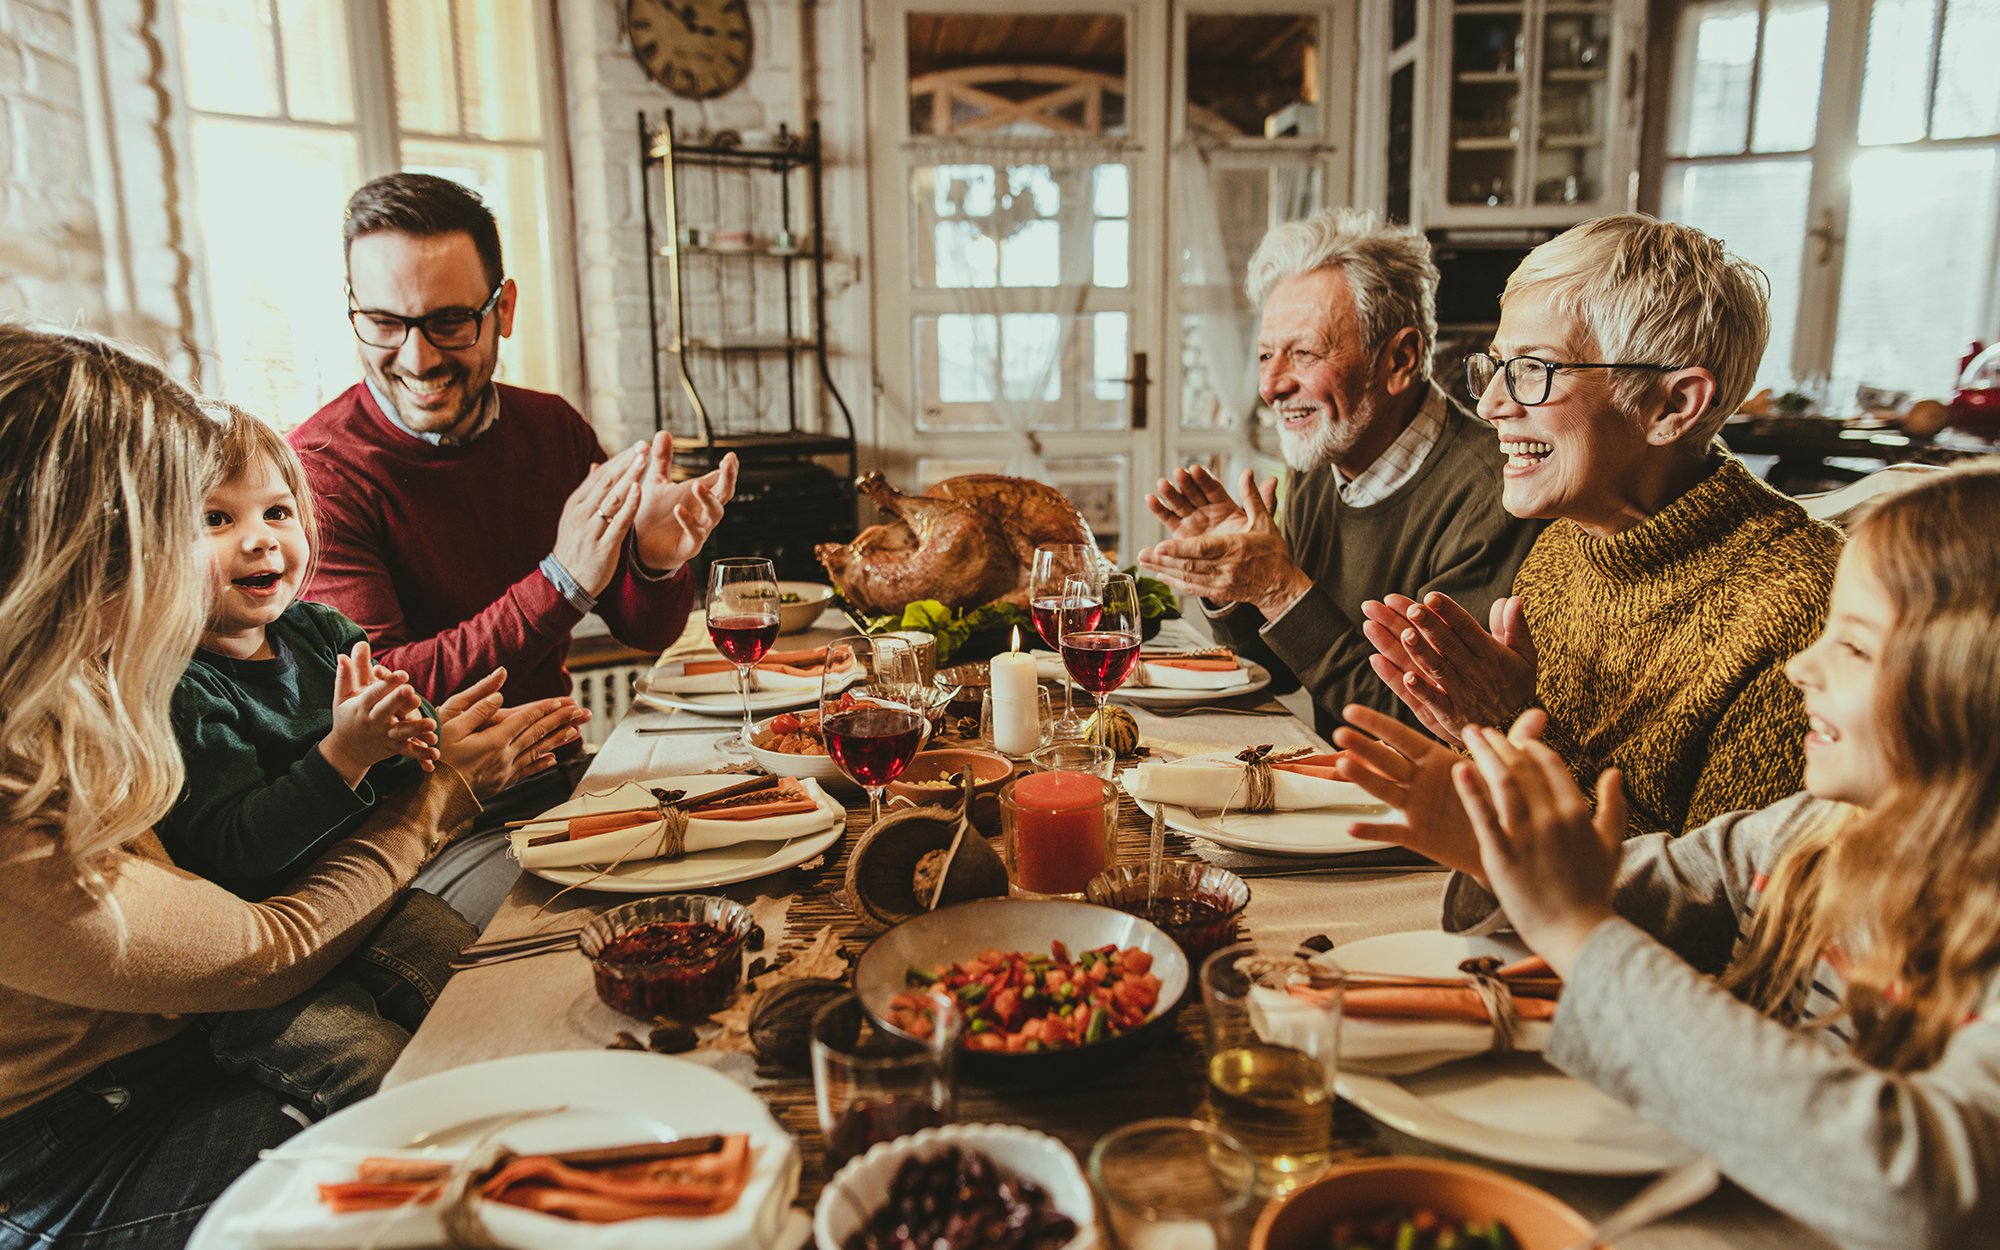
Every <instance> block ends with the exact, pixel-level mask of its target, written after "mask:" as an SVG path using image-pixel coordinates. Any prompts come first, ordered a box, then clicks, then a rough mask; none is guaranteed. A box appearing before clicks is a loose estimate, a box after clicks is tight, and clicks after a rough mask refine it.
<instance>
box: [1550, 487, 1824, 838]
mask: <svg viewBox="0 0 2000 1250" xmlns="http://www.w3.org/2000/svg"><path fill="white" fill-rule="evenodd" d="M1709 463H1710V466H1711V468H1710V472H1709V474H1708V476H1707V477H1705V478H1704V479H1702V481H1701V482H1700V483H1699V484H1697V485H1696V486H1695V487H1694V488H1693V489H1691V490H1689V491H1688V492H1687V493H1686V494H1684V495H1682V496H1681V497H1680V498H1679V499H1676V500H1675V501H1674V502H1673V503H1671V504H1669V505H1668V506H1667V507H1666V508H1665V509H1664V510H1663V511H1661V512H1660V513H1659V514H1658V515H1657V516H1654V517H1652V518H1650V519H1649V520H1646V521H1644V522H1642V523H1640V524H1638V525H1635V526H1633V527H1632V528H1631V529H1629V530H1626V531H1625V532H1623V533H1621V534H1616V535H1613V536H1612V537H1610V538H1593V537H1591V536H1590V535H1588V534H1586V533H1584V531H1583V530H1582V528H1581V527H1579V526H1578V525H1576V524H1575V523H1574V522H1572V521H1557V522H1556V523H1555V524H1553V525H1551V526H1549V528H1548V529H1546V530H1544V531H1543V532H1542V536H1541V538H1540V539H1538V540H1537V541H1536V543H1535V546H1534V550H1532V551H1531V552H1529V553H1528V558H1527V560H1526V562H1525V563H1523V564H1522V565H1521V571H1520V573H1519V574H1518V575H1517V576H1516V577H1515V579H1514V593H1515V594H1517V595H1520V596H1522V597H1523V598H1524V599H1525V600H1526V603H1525V605H1524V606H1525V609H1526V614H1527V620H1528V628H1529V630H1530V632H1531V633H1532V634H1533V636H1534V641H1535V647H1536V650H1537V652H1538V653H1539V656H1540V664H1539V668H1538V670H1537V673H1536V677H1535V689H1536V695H1537V697H1538V699H1539V701H1540V703H1541V705H1542V706H1543V707H1544V708H1546V709H1547V710H1548V713H1549V729H1548V734H1547V741H1548V743H1549V745H1550V746H1551V747H1553V748H1554V749H1555V750H1556V751H1557V752H1558V753H1560V754H1561V755H1562V757H1563V759H1564V760H1565V761H1567V762H1568V764H1569V766H1570V768H1571V770H1572V771H1573V772H1575V774H1576V776H1577V780H1578V782H1579V784H1581V785H1583V787H1584V789H1585V791H1586V792H1589V790H1590V787H1591V786H1592V785H1594V784H1595V782H1596V779H1597V774H1598V773H1599V772H1600V771H1602V770H1603V769H1605V768H1610V767H1613V766H1616V767H1618V768H1620V769H1623V770H1624V773H1625V792H1626V798H1627V800H1628V801H1629V803H1630V805H1631V827H1632V829H1633V830H1634V832H1649V831H1656V830H1664V831H1666V832H1668V833H1671V834H1675V835H1679V834H1680V833H1682V832H1683V831H1685V830H1688V829H1692V828H1695V827H1697V826H1700V825H1702V824H1705V823H1706V822H1708V821H1710V820H1712V819H1714V818H1715V817H1716V816H1718V815H1721V814H1722V813H1724V812H1730V811H1737V810H1742V809H1747V808H1758V807H1766V806H1769V805H1770V804H1772V803H1775V802H1777V801H1778V800H1779V799H1781V798H1783V797H1784V796H1786V795H1788V794H1791V793H1793V792H1794V791H1796V790H1797V789H1798V788H1799V786H1800V784H1801V780H1802V776H1803V773H1804V770H1805V757H1804V754H1803V750H1802V745H1801V742H1802V739H1803V737H1804V735H1805V731H1806V715H1805V707H1804V705H1803V703H1801V702H1800V699H1799V695H1798V692H1797V691H1796V690H1794V689H1793V688H1792V686H1791V684H1790V683H1789V682H1788V681H1787V680H1786V679H1785V671H1784V667H1785V662H1786V661H1787V660H1789V659H1791V657H1792V656H1793V655H1794V654H1795V653H1796V652H1798V651H1799V650H1801V649H1803V648H1804V647H1805V646H1807V645H1808V644H1809V643H1811V642H1812V640H1813V639H1814V638H1815V637H1816V636H1817V635H1818V633H1819V631H1820V626H1821V624H1822V623H1823V622H1824V621H1825V619H1826V602H1827V595H1828V593H1829V591H1830V589H1831V587H1832V585H1833V569H1834V564H1835V563H1836V561H1838V559H1839V557H1840V544H1841V538H1840V532H1839V531H1838V530H1836V529H1835V528H1834V527H1832V526H1831V525H1827V524H1825V523H1823V522H1819V521H1815V520H1813V519H1812V518H1811V517H1809V516H1807V515H1806V513H1805V510H1804V509H1803V508H1801V507H1799V505H1798V504H1797V503H1795V502H1793V501H1792V500H1791V499H1788V498H1786V497H1785V496H1784V495H1781V494H1779V493H1778V492H1777V491H1775V490H1773V489H1771V488H1770V487H1769V486H1767V485H1765V484H1764V483H1763V482H1761V481H1759V480H1757V478H1756V477H1754V476H1752V475H1751V473H1750V471H1749V470H1747V469H1745V468H1744V467H1743V462H1742V461H1740V460H1738V459H1736V458H1735V457H1734V456H1732V455H1730V454H1728V453H1727V452H1724V451H1719V450H1718V451H1716V452H1713V453H1711V455H1710V460H1709Z"/></svg>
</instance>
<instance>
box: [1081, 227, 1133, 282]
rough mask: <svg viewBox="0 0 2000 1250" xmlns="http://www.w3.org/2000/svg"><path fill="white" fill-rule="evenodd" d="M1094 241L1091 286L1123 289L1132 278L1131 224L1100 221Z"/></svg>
mask: <svg viewBox="0 0 2000 1250" xmlns="http://www.w3.org/2000/svg"><path fill="white" fill-rule="evenodd" d="M1094 239H1095V242H1094V243H1093V245H1092V247H1091V284H1092V285H1094V286H1101V287H1123V286H1124V285H1125V284H1126V282H1127V281H1128V280H1129V279H1130V276H1131V274H1130V271H1131V268H1132V266H1131V258H1130V253H1131V247H1132V227H1131V223H1129V222H1123V221H1100V222H1098V223H1097V227H1096V230H1095V233H1094Z"/></svg>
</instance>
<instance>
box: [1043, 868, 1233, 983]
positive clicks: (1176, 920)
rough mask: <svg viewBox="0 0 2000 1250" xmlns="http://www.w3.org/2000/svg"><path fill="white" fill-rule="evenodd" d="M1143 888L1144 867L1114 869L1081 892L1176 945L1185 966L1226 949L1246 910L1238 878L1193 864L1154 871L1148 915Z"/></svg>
mask: <svg viewBox="0 0 2000 1250" xmlns="http://www.w3.org/2000/svg"><path fill="white" fill-rule="evenodd" d="M1149 884H1150V883H1149V882H1148V881H1147V872H1146V865H1144V864H1120V865H1118V866H1117V867H1115V868H1108V869H1106V870H1105V871H1103V872H1100V873H1098V874H1097V875H1096V876H1094V877H1092V878H1091V879H1090V882H1089V883H1088V884H1087V885H1085V886H1084V887H1083V897H1084V898H1085V899H1086V900H1088V901H1090V902H1093V903H1101V904H1102V905H1104V906H1106V907H1116V908H1117V909H1118V910H1119V911H1126V912H1131V913H1132V914H1133V915H1135V916H1144V917H1145V918H1146V919H1148V920H1150V921H1152V922H1153V923H1154V924H1156V925H1159V926H1160V927H1161V928H1162V929H1165V930H1166V931H1167V933H1168V934H1169V935H1170V936H1172V938H1173V939H1174V941H1176V942H1179V943H1180V945H1181V949H1182V950H1183V951H1185V952H1187V957H1188V962H1189V963H1191V964H1198V963H1200V962H1201V961H1202V959H1203V958H1205V957H1206V956H1207V955H1208V954H1209V953H1210V952H1212V951H1215V950H1219V949H1221V948H1222V947H1224V946H1227V945H1228V944H1229V943H1230V941H1231V940H1232V939H1233V938H1234V936H1235V934H1236V922H1237V920H1238V919H1239V918H1240V917H1241V916H1242V915H1243V909H1244V908H1245V907H1248V906H1249V905H1250V887H1249V885H1247V884H1246V883H1245V882H1244V880H1243V878H1241V877H1239V876H1237V875H1236V874H1235V873H1233V872H1231V871H1229V870H1228V869H1227V868H1218V867H1216V866H1215V865H1214V864H1204V863H1202V862H1201V861H1199V860H1192V859H1170V860H1168V861H1166V862H1165V863H1163V864H1161V865H1160V881H1159V884H1158V886H1156V887H1154V888H1153V889H1152V890H1151V892H1150V897H1151V905H1152V909H1153V910H1152V913H1151V914H1150V915H1149V914H1148V913H1147V910H1146V909H1147V902H1148V894H1149V892H1148V889H1147V887H1148V885H1149ZM1191 905H1203V906H1201V907H1199V908H1196V907H1194V906H1191ZM1191 912H1198V914H1190V913H1191Z"/></svg>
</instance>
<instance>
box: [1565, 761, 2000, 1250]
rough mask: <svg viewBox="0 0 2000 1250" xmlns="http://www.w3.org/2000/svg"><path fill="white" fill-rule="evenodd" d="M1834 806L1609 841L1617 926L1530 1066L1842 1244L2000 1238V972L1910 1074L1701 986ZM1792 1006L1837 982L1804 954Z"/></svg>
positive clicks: (1820, 998)
mask: <svg viewBox="0 0 2000 1250" xmlns="http://www.w3.org/2000/svg"><path fill="white" fill-rule="evenodd" d="M1841 810H1842V809H1840V808H1838V807H1837V805H1835V804H1831V803H1826V802H1823V801H1820V800H1816V799H1813V798H1812V797H1811V796H1810V795H1806V794H1799V795H1795V796H1793V797H1792V798H1789V799H1786V800H1784V801H1782V802H1780V803H1776V804H1773V805H1772V806H1770V807H1767V808H1764V809H1763V810H1761V811H1755V812H1735V813H1731V814H1729V815H1726V816H1721V817H1718V818H1717V819H1715V820H1713V821H1711V822H1709V823H1708V824H1707V825H1704V826H1702V827H1701V828H1700V829H1697V830H1694V831H1692V832H1690V833H1688V834H1686V835H1684V836H1682V837H1681V838H1678V839H1672V838H1668V837H1666V836H1665V835H1661V834H1654V835H1649V836H1646V837H1641V838H1635V839H1633V840H1631V841H1629V842H1627V843H1626V844H1625V859H1624V866H1623V871H1622V875H1621V877H1620V880H1619V885H1618V894H1617V907H1618V911H1619V915H1620V919H1617V920H1614V921H1610V922H1608V923H1606V924H1604V925H1603V926H1602V927H1600V928H1599V929H1598V931H1597V932H1596V933H1595V934H1593V935H1592V937H1591V939H1590V942H1589V943H1588V944H1587V945H1586V946H1585V947H1584V949H1583V952H1582V954H1581V955H1580V956H1579V958H1578V959H1577V962H1576V967H1575V968H1574V969H1573V970H1572V971H1571V975H1570V979H1569V982H1568V984H1567V985H1566V986H1565V987H1564V989H1563V997H1562V1007H1561V1010H1560V1011H1559V1012H1558V1013H1557V1016H1556V1023H1555V1031H1554V1035H1553V1037H1552V1039H1551V1041H1550V1045H1549V1049H1548V1055H1547V1057H1548V1059H1549V1061H1550V1062H1551V1063H1553V1064H1555V1065H1556V1066H1557V1067H1559V1068H1561V1069H1563V1070H1564V1071H1566V1072H1569V1073H1571V1074H1572V1075H1575V1076H1577V1077H1580V1078H1582V1079H1583V1080H1586V1081H1589V1082H1590V1083H1591V1084H1592V1085H1595V1086H1597V1087H1598V1088H1599V1089H1602V1090H1604V1091H1605V1092H1606V1093H1608V1094H1611V1095H1612V1096H1614V1097H1616V1098H1618V1099H1620V1100H1622V1101H1623V1102H1625V1103H1627V1104H1629V1105H1630V1106H1631V1107H1633V1108H1634V1109H1635V1110H1636V1111H1638V1112H1639V1114H1640V1115H1642V1116H1644V1117H1645V1118H1646V1119H1647V1120H1649V1121H1651V1122H1653V1123H1654V1124H1657V1125H1659V1126H1660V1127H1662V1128H1665V1129H1667V1130H1669V1131H1671V1132H1672V1133H1674V1134H1675V1135H1676V1136H1678V1137H1679V1138H1680V1139H1681V1140H1682V1141H1684V1142H1686V1143H1687V1144H1688V1145H1690V1146H1693V1147H1694V1148H1696V1149H1697V1150H1700V1151H1703V1152H1704V1153H1706V1154H1708V1155H1709V1156H1711V1157H1712V1158H1714V1159H1715V1160H1716V1162H1717V1163H1719V1164H1720V1165H1721V1166H1722V1170H1723V1171H1724V1172H1725V1173H1727V1174H1728V1176H1729V1177H1730V1179H1732V1180H1734V1181H1735V1182H1737V1183H1738V1184H1739V1185H1741V1186H1743V1188H1744V1189H1746V1190H1748V1191H1750V1192H1751V1193H1752V1194H1755V1195H1756V1196H1757V1197H1759V1198H1761V1199H1763V1200H1764V1201H1765V1202H1767V1203H1769V1204H1770V1205H1772V1206H1773V1207H1776V1208H1777V1209H1779V1210H1780V1211H1783V1212H1785V1213H1786V1214H1787V1215H1790V1216H1792V1217H1793V1218H1794V1219H1796V1220H1798V1221H1799V1222H1800V1223H1802V1224H1805V1225H1808V1226H1809V1227H1811V1228H1814V1229H1817V1230H1818V1231H1819V1232H1821V1233H1824V1234H1825V1235H1826V1236H1828V1237H1830V1238H1832V1239H1833V1240H1835V1241H1837V1242H1839V1243H1840V1244H1842V1245H1844V1246H1849V1247H1855V1248H1856V1250H1864V1248H1865V1250H1876V1248H1877V1247H1879V1248H1881V1250H1892V1248H1893V1250H1908V1248H1911V1247H1938V1248H1939V1250H1943V1248H1945V1247H1952V1248H1953V1250H1958V1248H1961V1247H1970V1246H1994V1245H2000V985H1996V984H1995V983H1993V982H1989V985H1988V992H1987V996H1986V998H1985V1000H1984V1005H1983V1007H1982V1009H1981V1011H1980V1013H1979V1014H1978V1015H1976V1016H1975V1017H1974V1018H1973V1019H1971V1020H1969V1021H1968V1022H1966V1023H1965V1024H1964V1025H1963V1026H1962V1027H1961V1028H1960V1029H1959V1030H1958V1032H1957V1033H1956V1034H1955V1035H1954V1036H1953V1037H1952V1039H1951V1042H1950V1043H1949V1045H1948V1046H1947V1047H1946V1048H1945V1053H1944V1056H1943V1058H1941V1059H1940V1060H1939V1061H1938V1062H1937V1064H1936V1065H1935V1066H1933V1067H1931V1068H1929V1069H1926V1070H1924V1071H1921V1072H1911V1073H1896V1072H1885V1071H1882V1070H1880V1069H1877V1068H1873V1067H1870V1066H1869V1065H1868V1064H1866V1063H1864V1062H1862V1061H1861V1060H1859V1059H1857V1058H1855V1057H1854V1056H1853V1055H1851V1054H1850V1053H1848V1050H1847V1047H1846V1043H1845V1041H1844V1029H1843V1026H1842V1025H1841V1024H1840V1023H1838V1022H1836V1023H1834V1024H1832V1025H1829V1026H1824V1027H1821V1028H1817V1029H1812V1028H1806V1029H1792V1028H1788V1027H1786V1026H1785V1025H1783V1024H1781V1023H1779V1022H1777V1021H1775V1020H1772V1019H1770V1018H1769V1017H1767V1016H1765V1015H1763V1014H1762V1013H1760V1012H1758V1011H1756V1010H1754V1009H1752V1008H1751V1007H1748V1006H1746V1005H1745V1004H1743V1003H1742V1002H1740V1001H1738V1000H1737V999H1736V998H1734V997H1733V996H1731V995H1730V994H1729V993H1727V992H1726V991H1724V990H1722V989H1720V988H1718V987H1717V986H1716V985H1715V984H1714V983H1713V982H1712V981H1710V980H1709V978H1708V976H1707V975H1705V974H1704V972H1703V971H1701V970H1703V969H1706V970H1714V969H1717V968H1719V967H1721V966H1722V965H1723V964H1725V963H1726V962H1727V961H1728V959H1729V956H1730V953H1731V950H1732V948H1733V947H1734V945H1735V943H1736V941H1737V940H1738V937H1739V935H1740V934H1742V933H1744V932H1746V931H1747V930H1748V928H1749V918H1750V916H1751V915H1752V913H1753V912H1754V911H1755V909H1756V907H1757V904H1758V901H1759V897H1760V892H1761V890H1762V887H1763V885H1764V882H1765V876H1766V874H1767V873H1769V871H1770V870H1771V866H1772V865H1773V864H1774V863H1775V862H1776V860H1777V858H1778V854H1779V852H1780V851H1782V850H1783V849H1784V847H1785V846H1786V845H1787V844H1788V843H1789V842H1790V841H1791V839H1792V838H1794V837H1796V836H1798V834H1799V833H1800V832H1801V831H1803V830H1804V829H1806V828H1808V827H1810V825H1811V824H1812V823H1813V822H1815V821H1818V820H1822V819H1831V818H1835V817H1836V816H1837V814H1838V813H1839V812H1840V811H1841ZM1811 982H1812V984H1810V985H1803V986H1800V987H1799V989H1798V993H1799V994H1800V995H1801V1001H1804V1002H1806V1003H1808V1005H1809V1006H1811V1007H1814V1008H1817V1007H1818V1006H1820V1005H1821V1004H1823V1003H1830V1002H1831V1001H1833V1000H1834V999H1837V998H1838V996H1839V995H1840V993H1841V990H1842V983H1841V981H1840V979H1839V976H1838V974H1837V973H1835V972H1834V971H1833V970H1832V968H1831V967H1830V966H1829V965H1827V964H1826V963H1825V962H1824V961H1822V962H1821V963H1820V965H1819V967H1818V968H1817V969H1816V970H1815V972H1814V974H1813V976H1812V978H1811Z"/></svg>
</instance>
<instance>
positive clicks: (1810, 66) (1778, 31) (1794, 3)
mask: <svg viewBox="0 0 2000 1250" xmlns="http://www.w3.org/2000/svg"><path fill="white" fill-rule="evenodd" d="M1825 64H1826V0H1776V2H1775V3H1773V4H1772V5H1771V11H1770V14H1769V16H1767V17H1766V18H1765V19H1764V66H1763V69H1762V70H1761V71H1760V72H1759V74H1758V76H1757V124H1756V129H1755V133H1754V134H1753V135H1752V136H1751V140H1750V149H1751V151H1753V152H1796V151H1799V150H1801V149H1803V148H1809V147H1811V146H1812V142H1813V135H1814V132H1815V131H1817V130H1818V129H1819V90H1820V74H1821V71H1822V69H1823V68H1824V67H1825Z"/></svg>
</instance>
